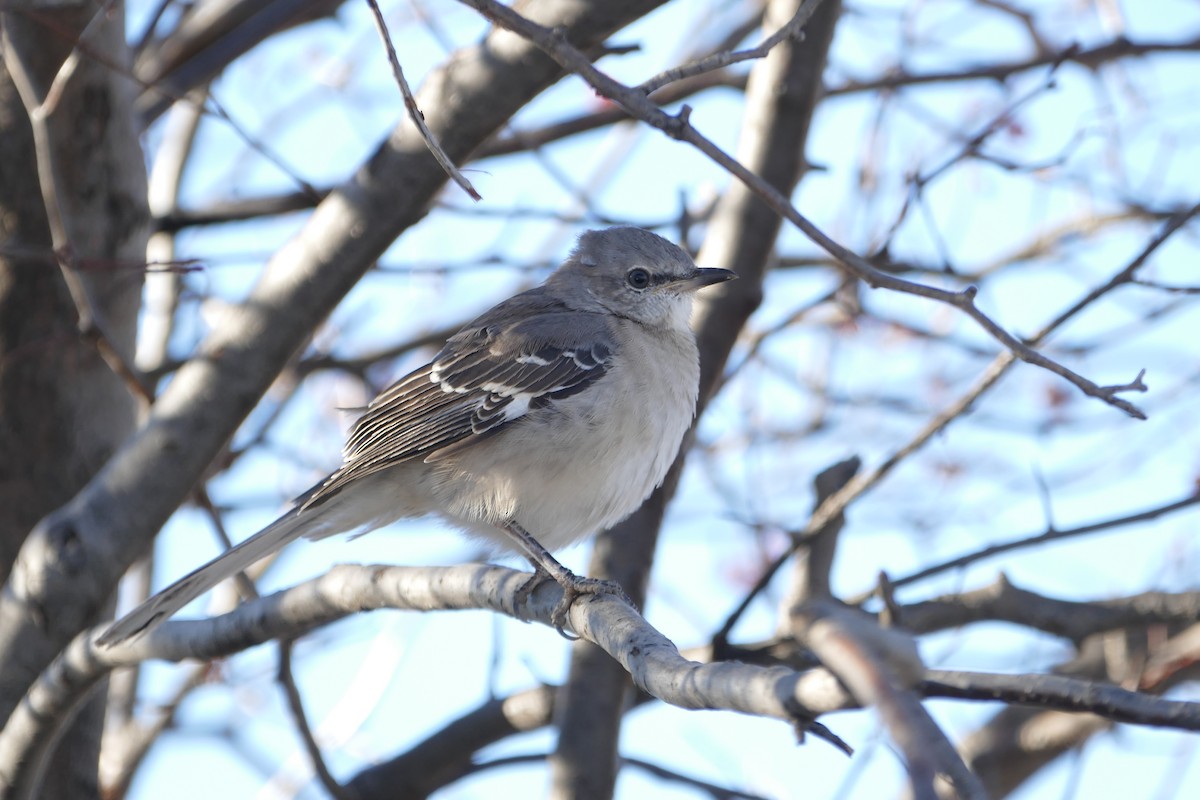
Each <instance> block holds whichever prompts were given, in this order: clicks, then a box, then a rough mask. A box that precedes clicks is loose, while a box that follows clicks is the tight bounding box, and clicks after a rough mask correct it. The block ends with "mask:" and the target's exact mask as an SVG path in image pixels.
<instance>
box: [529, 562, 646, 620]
mask: <svg viewBox="0 0 1200 800" xmlns="http://www.w3.org/2000/svg"><path fill="white" fill-rule="evenodd" d="M564 572H565V573H566V574H565V575H558V576H555V580H557V581H558V585H559V586H561V587H562V590H563V596H562V600H559V601H558V605H556V606H555V607H554V613H552V614H551V615H550V624H552V625H553V626H554V627H555V629H557V630H558V632H559V633H563V626H564V625H566V624H567V614H569V613H570V611H571V606H573V605H574V604H575V601H576V600H578V599H579V598H580V597H583V596H584V595H593V596H595V595H602V594H607V595H612V596H613V597H616V598H617V599H618V600H622V601H624V602H626V603H628V604H629V605H631V606H633V601H632V600H630V599H629V595H627V594H625V590H624V589H622V588H621V585H620V584H619V583H617V582H616V581H606V580H603V579H601V578H587V577H583V576H580V575H576V574H575V573H574V572H571V571H570V570H564ZM636 607H637V606H634V608H636ZM564 635H565V634H564Z"/></svg>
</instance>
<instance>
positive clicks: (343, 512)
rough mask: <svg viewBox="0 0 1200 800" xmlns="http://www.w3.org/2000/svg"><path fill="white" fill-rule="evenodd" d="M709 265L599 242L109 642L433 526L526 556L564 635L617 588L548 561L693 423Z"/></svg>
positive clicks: (613, 232)
mask: <svg viewBox="0 0 1200 800" xmlns="http://www.w3.org/2000/svg"><path fill="white" fill-rule="evenodd" d="M733 277H735V276H734V274H733V273H732V272H729V271H727V270H723V269H702V268H699V267H697V266H696V265H695V264H694V263H693V262H692V259H691V258H690V257H689V256H688V255H687V253H685V252H684V251H683V250H681V249H680V248H679V247H676V246H675V245H674V244H671V243H670V242H668V241H667V240H665V239H663V238H661V237H659V236H657V235H655V234H653V233H650V232H649V231H644V230H641V229H639V228H631V227H618V228H609V229H607V230H598V231H589V232H587V233H584V234H583V235H582V236H580V237H579V241H578V243H577V244H576V246H575V248H574V250H572V252H571V254H570V256H568V258H567V260H566V261H565V262H564V263H563V264H562V266H560V267H559V268H558V269H557V270H555V272H554V273H553V274H551V275H550V277H549V278H547V280H546V282H545V283H543V284H542V285H541V286H538V287H536V288H534V289H530V290H529V291H526V292H522V293H521V294H518V295H515V296H513V297H510V298H509V299H507V300H505V301H504V302H502V303H500V304H499V305H497V306H495V307H494V308H492V309H491V310H490V311H487V312H486V313H484V314H483V315H482V316H480V317H479V318H477V319H476V320H474V321H473V322H471V323H470V324H469V325H467V326H466V327H465V328H463V329H462V330H461V331H459V332H458V333H457V334H455V335H454V336H453V337H451V338H450V340H449V341H447V342H446V346H445V347H443V348H442V350H441V352H439V353H438V354H437V356H436V357H435V358H434V359H433V360H432V361H431V362H429V363H428V364H426V365H424V366H423V367H421V368H419V369H417V370H415V371H413V372H411V373H409V374H408V375H406V376H404V377H403V378H401V379H400V380H399V381H397V382H396V383H395V384H393V385H392V386H391V387H390V388H388V389H386V390H385V391H384V392H383V393H381V394H380V395H379V396H378V397H377V398H375V400H373V401H372V402H371V404H370V405H369V406H368V407H367V410H366V412H365V413H364V414H363V415H362V417H361V418H360V419H359V420H358V421H357V423H356V424H355V425H354V428H353V430H352V431H351V433H350V437H349V440H348V441H347V443H346V447H345V453H344V461H343V464H342V466H341V467H340V468H339V469H338V470H337V471H335V472H334V473H333V474H332V475H330V476H329V477H328V478H326V479H325V480H323V481H322V482H321V483H319V484H317V485H316V486H314V487H313V488H312V489H310V490H309V491H308V492H306V493H305V494H304V495H302V496H301V497H300V498H298V499H297V501H296V504H295V505H294V507H293V508H292V509H291V510H290V511H288V512H287V513H285V514H284V515H283V516H282V517H280V518H279V519H278V520H276V521H275V522H273V523H271V524H270V525H268V526H267V527H266V528H264V529H263V530H261V531H259V532H258V533H256V534H254V535H253V536H251V537H250V538H249V539H247V540H245V541H244V542H242V543H240V544H238V545H237V546H236V547H233V548H232V549H230V550H228V551H227V552H225V553H224V554H222V555H221V556H219V557H217V558H216V559H214V560H212V561H210V562H209V563H208V564H205V565H204V566H202V567H200V568H199V569H197V570H196V571H194V572H192V573H191V574H189V575H187V576H185V577H183V578H181V579H180V580H178V581H177V582H175V583H173V584H172V585H170V586H168V587H167V588H166V589H164V590H162V591H161V592H159V593H158V594H156V595H154V596H153V597H151V598H150V599H148V600H147V601H145V602H144V603H142V604H141V605H140V606H138V607H137V608H135V609H134V610H133V611H132V612H130V613H129V614H128V615H126V616H125V617H124V618H123V619H121V620H119V621H117V622H116V623H115V624H114V625H113V626H112V627H110V628H109V629H108V630H107V631H106V632H105V633H104V635H103V636H101V637H100V639H99V643H100V644H102V645H110V644H115V643H118V642H121V641H123V640H126V639H128V638H130V637H132V636H135V635H137V634H138V633H141V632H143V631H146V630H149V629H151V628H153V627H155V626H156V625H157V624H159V623H161V622H162V621H163V620H165V619H167V618H168V617H170V616H171V615H172V614H174V613H175V612H176V611H178V610H179V609H180V608H182V607H183V606H184V605H186V604H187V603H188V602H190V601H191V600H192V599H194V598H196V597H198V596H199V595H200V594H202V593H204V592H205V591H207V590H208V589H210V588H212V587H213V586H215V585H216V584H217V583H219V582H221V581H222V580H224V579H225V578H228V577H231V576H232V575H234V574H236V573H237V572H239V571H241V570H243V569H245V568H246V567H248V566H250V565H251V564H253V563H254V562H256V561H258V560H259V559H261V558H264V557H265V556H267V555H269V554H271V553H273V552H275V551H276V550H278V549H280V548H281V547H283V546H284V545H285V544H287V543H288V542H290V541H292V540H293V539H296V538H298V537H301V536H303V537H307V538H310V539H318V538H322V537H325V536H330V535H333V534H336V533H349V532H354V533H362V532H366V531H370V530H373V529H375V528H379V527H381V526H384V525H387V524H389V523H391V522H393V521H395V520H397V519H401V518H405V517H417V516H423V515H426V514H437V515H439V516H441V517H443V518H445V519H446V520H448V521H449V522H450V523H451V524H453V525H454V526H456V527H458V528H460V529H462V530H464V531H466V532H467V533H469V534H471V535H475V536H479V537H482V538H484V539H486V540H490V541H492V542H496V543H499V544H501V545H504V546H507V547H508V548H510V549H514V550H516V551H517V552H519V553H521V554H523V555H525V556H526V557H527V558H528V559H529V560H530V562H532V564H533V565H534V568H535V575H534V577H533V578H531V579H530V582H529V583H527V584H526V587H525V590H523V591H525V592H526V593H527V591H528V590H530V589H531V588H532V587H533V586H534V585H535V583H536V582H539V581H541V580H545V579H547V578H552V579H553V580H555V581H557V582H558V583H559V584H560V585H561V586H562V588H563V600H562V602H561V603H560V604H559V605H558V606H557V607H556V609H555V612H554V617H553V621H554V623H555V624H556V625H557V626H558V627H560V628H561V627H562V625H563V624H565V621H566V614H567V611H568V610H569V609H570V606H571V603H572V602H574V600H575V599H576V598H577V597H578V596H580V595H582V594H595V593H612V592H620V589H619V587H616V586H615V585H614V584H611V583H609V582H607V581H600V580H596V579H592V578H585V577H580V576H577V575H575V574H574V573H572V572H571V571H570V570H568V569H567V568H565V567H563V566H562V565H561V564H559V563H558V561H557V560H555V559H554V557H553V556H552V555H551V554H550V552H549V550H553V549H557V548H560V547H564V546H566V545H568V544H571V543H573V542H576V541H579V540H581V539H583V538H585V537H587V536H590V535H592V534H594V533H596V532H597V531H599V530H601V529H603V528H606V527H608V526H611V525H614V524H616V523H617V522H620V521H621V520H622V519H624V518H625V517H627V516H628V515H629V514H631V513H632V512H633V511H634V510H635V509H636V508H637V507H638V506H639V505H641V503H642V501H644V500H645V499H646V498H647V497H648V496H649V495H650V493H651V492H652V491H653V490H654V489H655V488H656V487H657V486H658V485H659V484H660V483H662V480H663V478H664V477H665V476H666V474H667V469H668V468H669V467H670V465H671V463H672V461H673V460H674V459H675V456H676V454H677V452H678V450H679V445H680V443H681V442H682V441H683V436H684V434H685V433H686V431H687V429H688V427H689V426H690V425H691V422H692V418H693V416H694V415H695V411H696V396H697V391H698V386H699V379H700V367H699V357H698V353H697V350H696V342H695V337H694V335H693V333H692V330H691V327H690V325H689V318H690V315H691V309H692V298H693V295H694V294H695V292H696V291H697V290H698V289H702V288H704V287H705V286H709V285H711V284H714V283H719V282H722V281H726V280H729V279H730V278H733Z"/></svg>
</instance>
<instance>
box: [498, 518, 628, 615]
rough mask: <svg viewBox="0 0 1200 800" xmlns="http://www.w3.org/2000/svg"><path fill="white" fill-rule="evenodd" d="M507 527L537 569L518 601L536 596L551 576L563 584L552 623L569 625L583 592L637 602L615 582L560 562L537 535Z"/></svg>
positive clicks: (522, 589) (510, 526)
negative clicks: (572, 606) (587, 573)
mask: <svg viewBox="0 0 1200 800" xmlns="http://www.w3.org/2000/svg"><path fill="white" fill-rule="evenodd" d="M504 530H505V531H506V532H507V533H508V534H509V535H510V536H512V537H513V540H514V541H515V542H516V544H517V545H518V546H519V547H520V548H521V550H523V551H524V552H525V555H526V556H527V557H528V558H529V561H530V562H531V563H532V564H533V569H534V572H533V575H532V577H530V578H529V580H527V581H526V582H525V583H524V585H522V586H521V588H520V589H519V590H518V591H517V601H518V602H521V601H523V600H524V601H527V600H528V599H529V597H530V595H532V593H533V590H534V589H536V588H537V587H538V586H540V585H541V584H542V582H543V581H545V580H546V579H547V578H551V579H553V580H554V582H555V583H557V584H558V585H559V586H561V587H562V590H563V597H562V600H560V601H559V603H558V605H556V606H555V607H554V613H553V614H551V615H550V623H551V624H552V625H554V627H555V628H557V629H558V630H559V631H560V632H561V631H562V629H563V626H564V625H566V624H567V612H569V611H570V610H571V605H572V604H573V603H574V602H575V601H576V600H577V599H579V598H580V597H582V596H583V595H588V594H591V595H596V594H611V595H614V596H616V597H618V598H620V599H621V600H624V601H625V602H626V603H629V605H631V606H632V605H633V602H632V601H631V600H630V599H629V597H628V596H627V595H626V594H625V590H624V589H622V588H621V587H620V586H619V585H617V584H616V583H614V582H613V581H605V580H601V579H599V578H587V577H583V576H580V575H576V574H575V573H574V572H571V570H569V569H567V568H566V567H564V566H563V565H562V564H560V563H558V559H556V558H555V557H554V556H552V555H550V551H549V550H547V549H546V548H545V547H543V546H542V543H541V542H539V541H538V540H537V539H535V538H533V534H531V533H530V532H529V531H527V530H525V529H524V528H522V527H521V526H520V525H518V524H516V523H515V522H509V523H508V524H506V525H505V526H504Z"/></svg>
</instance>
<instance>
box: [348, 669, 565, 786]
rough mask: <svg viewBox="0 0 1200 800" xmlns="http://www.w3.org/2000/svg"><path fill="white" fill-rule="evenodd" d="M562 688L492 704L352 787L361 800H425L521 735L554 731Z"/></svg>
mask: <svg viewBox="0 0 1200 800" xmlns="http://www.w3.org/2000/svg"><path fill="white" fill-rule="evenodd" d="M557 692H558V688H557V687H554V686H539V687H537V688H534V689H527V690H525V691H523V692H518V693H517V694H514V695H510V696H508V697H503V698H497V699H494V700H488V701H487V702H485V703H484V704H483V705H481V706H479V707H477V708H475V709H472V710H471V711H469V712H467V713H466V714H464V715H462V716H461V717H459V718H458V719H455V720H453V721H452V722H450V723H449V724H447V725H446V726H445V727H443V728H442V729H441V730H439V731H437V732H435V733H433V734H432V735H430V736H429V737H428V738H426V739H425V740H424V741H422V742H421V743H419V744H418V745H416V746H415V747H413V748H412V749H410V750H408V751H407V752H405V753H401V754H400V755H398V756H396V757H395V758H392V759H389V760H387V761H384V762H381V763H379V764H376V765H374V766H372V767H368V768H367V769H365V770H363V771H362V772H360V773H359V774H358V775H356V776H355V777H354V778H353V780H351V781H349V782H348V783H347V784H346V789H347V790H348V791H350V792H351V793H352V794H353V796H355V797H357V798H359V800H421V799H423V798H426V797H428V796H429V795H430V794H432V793H433V792H434V791H435V790H437V789H440V788H442V787H444V786H447V785H449V784H450V783H452V782H454V781H455V780H457V779H458V778H460V777H462V776H463V775H466V774H468V773H469V772H470V771H471V768H472V766H473V764H474V758H475V754H476V753H477V752H478V751H479V750H481V749H482V748H484V747H486V746H487V745H489V744H494V743H495V742H498V741H501V740H502V739H505V738H507V737H509V736H512V735H513V734H516V733H525V732H527V731H532V730H537V729H538V728H542V727H545V726H546V725H549V724H550V722H551V720H552V718H553V715H554V698H555V695H556V694H557Z"/></svg>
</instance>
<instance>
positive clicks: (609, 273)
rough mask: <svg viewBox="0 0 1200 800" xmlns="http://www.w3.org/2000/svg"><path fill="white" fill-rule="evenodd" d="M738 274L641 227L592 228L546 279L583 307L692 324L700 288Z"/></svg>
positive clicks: (652, 321)
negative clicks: (702, 261) (703, 263)
mask: <svg viewBox="0 0 1200 800" xmlns="http://www.w3.org/2000/svg"><path fill="white" fill-rule="evenodd" d="M735 277H737V276H736V275H734V273H732V272H730V271H729V270H724V269H704V268H701V267H697V266H696V264H695V262H693V261H692V259H691V257H690V256H689V255H688V254H687V253H685V252H684V251H683V250H682V249H680V248H679V247H677V246H676V245H674V244H672V243H671V242H668V241H667V240H666V239H664V238H662V237H661V236H658V235H656V234H653V233H651V232H650V231H646V230H642V229H641V228H632V227H617V228H606V229H604V230H594V231H588V232H586V233H584V234H583V235H582V236H580V237H579V241H578V243H577V244H576V245H575V249H574V250H572V251H571V255H570V256H569V257H568V258H567V260H566V261H565V262H564V263H563V265H562V266H561V267H559V268H558V270H557V271H555V273H554V274H553V275H551V276H550V278H549V279H548V280H547V281H546V285H547V286H548V287H550V288H553V289H555V290H557V291H558V292H559V294H560V296H561V297H563V298H564V299H565V300H566V302H568V303H569V304H571V305H572V306H574V307H576V308H577V309H578V310H580V311H600V310H603V311H607V312H609V313H612V314H615V315H617V316H621V317H625V318H627V319H631V320H634V321H635V322H639V323H642V324H645V325H651V326H656V327H658V326H661V327H668V328H686V327H687V326H688V318H689V317H690V316H691V311H692V296H693V295H694V294H695V293H696V291H697V290H698V289H702V288H704V287H705V286H710V285H712V284H714V283H721V282H723V281H727V280H729V279H731V278H735Z"/></svg>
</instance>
